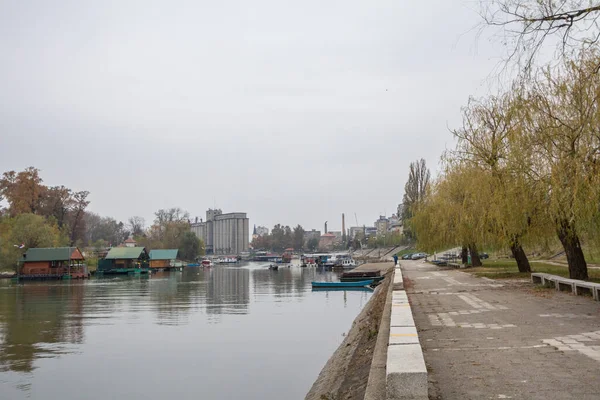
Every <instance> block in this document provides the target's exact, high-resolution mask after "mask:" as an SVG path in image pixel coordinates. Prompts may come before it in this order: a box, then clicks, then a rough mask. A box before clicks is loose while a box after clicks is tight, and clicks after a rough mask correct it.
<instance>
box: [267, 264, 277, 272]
mask: <svg viewBox="0 0 600 400" xmlns="http://www.w3.org/2000/svg"><path fill="white" fill-rule="evenodd" d="M269 269H270V270H273V271H277V270H278V269H279V265H269Z"/></svg>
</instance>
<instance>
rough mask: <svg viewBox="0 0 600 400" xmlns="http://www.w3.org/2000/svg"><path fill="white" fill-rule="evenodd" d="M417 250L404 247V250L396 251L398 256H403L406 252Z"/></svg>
mask: <svg viewBox="0 0 600 400" xmlns="http://www.w3.org/2000/svg"><path fill="white" fill-rule="evenodd" d="M415 252H416V250H415V249H413V248H409V249H404V250H400V251H399V252H397V253H396V255H397V256H398V257H402V256H403V255H405V254H409V253H415Z"/></svg>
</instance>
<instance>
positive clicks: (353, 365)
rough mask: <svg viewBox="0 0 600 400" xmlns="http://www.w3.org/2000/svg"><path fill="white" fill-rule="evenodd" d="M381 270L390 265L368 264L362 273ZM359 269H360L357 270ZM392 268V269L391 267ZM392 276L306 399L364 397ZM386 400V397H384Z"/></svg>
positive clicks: (383, 285)
mask: <svg viewBox="0 0 600 400" xmlns="http://www.w3.org/2000/svg"><path fill="white" fill-rule="evenodd" d="M375 267H378V268H380V269H382V270H385V269H388V268H390V267H391V263H387V265H386V264H384V263H379V264H376V265H375V266H373V265H371V266H369V265H365V266H364V267H359V268H362V270H367V269H369V268H375ZM357 269H358V268H357ZM390 269H391V268H390ZM391 279H392V273H391V272H389V273H388V274H387V277H386V278H385V279H384V280H383V281H382V283H381V284H380V285H379V286H378V287H377V288H376V289H375V293H373V296H371V298H370V299H369V301H368V302H367V304H366V305H365V307H364V308H363V310H362V311H361V313H360V314H359V315H358V317H356V319H355V320H354V322H353V323H352V327H351V328H350V331H349V332H348V334H347V335H346V337H345V339H344V341H343V342H342V344H341V345H340V346H339V347H338V348H337V350H336V351H335V352H334V353H333V355H332V356H331V357H330V358H329V360H328V361H327V364H325V367H323V369H322V370H321V373H320V374H319V376H318V378H317V380H316V381H315V383H314V384H313V386H312V388H311V389H310V391H309V392H308V394H307V395H306V399H307V400H333V399H355V400H362V399H363V398H364V395H365V390H366V387H367V382H368V380H369V373H370V370H371V362H372V360H373V351H374V348H375V345H376V343H377V338H378V329H379V326H380V323H381V315H382V312H383V309H384V307H385V304H386V299H387V295H388V293H389V288H391V283H392V282H391ZM384 398H385V397H384Z"/></svg>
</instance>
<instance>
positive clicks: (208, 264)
mask: <svg viewBox="0 0 600 400" xmlns="http://www.w3.org/2000/svg"><path fill="white" fill-rule="evenodd" d="M200 265H201V266H202V267H204V268H208V267H212V266H213V263H212V261H210V260H202V262H201V263H200Z"/></svg>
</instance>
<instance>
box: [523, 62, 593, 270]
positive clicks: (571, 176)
mask: <svg viewBox="0 0 600 400" xmlns="http://www.w3.org/2000/svg"><path fill="white" fill-rule="evenodd" d="M599 62H600V57H598V56H597V55H595V54H594V56H593V57H592V56H589V54H588V55H587V56H585V57H582V58H578V59H574V60H569V61H567V62H565V63H564V65H563V67H562V68H561V69H559V70H550V69H548V70H545V71H544V72H543V74H541V75H540V76H539V77H538V78H537V79H536V80H535V81H534V82H533V83H532V84H531V87H530V88H529V89H528V92H527V99H526V101H527V104H526V105H527V106H526V108H524V110H525V111H526V114H527V118H525V119H524V130H523V131H522V133H523V134H522V136H521V145H522V148H523V149H528V151H529V157H528V160H529V162H530V163H531V164H530V166H529V167H528V168H529V174H530V176H531V178H532V180H534V181H535V182H536V183H537V184H538V185H540V186H543V187H544V188H545V204H544V206H545V207H544V210H545V212H546V214H547V216H548V218H549V220H551V221H552V222H553V224H554V229H555V231H556V234H557V236H558V238H559V240H560V242H561V243H562V246H563V248H564V250H565V254H566V256H567V261H568V264H569V275H570V277H571V278H572V279H587V278H588V272H587V264H586V261H585V257H584V254H583V251H582V248H581V239H580V237H581V235H582V233H584V232H585V230H586V227H587V226H588V221H589V220H592V219H594V218H595V217H596V216H597V214H598V205H599V204H600V196H599V188H600V139H599V138H600V133H599V128H598V126H600V110H599V107H598V106H599V99H600V76H598V75H597V74H595V73H594V72H595V70H596V66H597V65H598V63H599Z"/></svg>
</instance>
